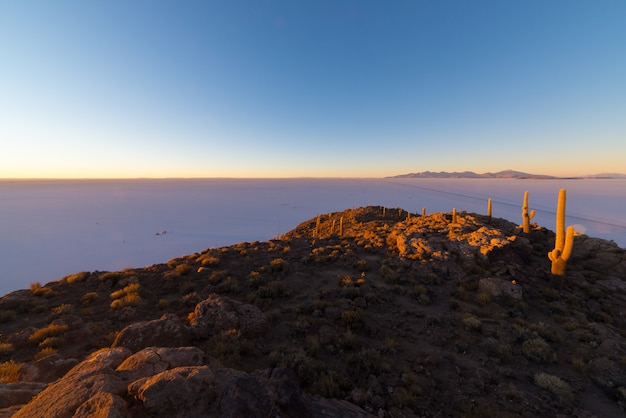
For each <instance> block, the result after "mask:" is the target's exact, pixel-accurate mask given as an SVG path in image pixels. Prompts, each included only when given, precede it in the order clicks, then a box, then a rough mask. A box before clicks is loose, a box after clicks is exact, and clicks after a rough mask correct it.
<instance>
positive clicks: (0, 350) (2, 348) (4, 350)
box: [0, 343, 15, 356]
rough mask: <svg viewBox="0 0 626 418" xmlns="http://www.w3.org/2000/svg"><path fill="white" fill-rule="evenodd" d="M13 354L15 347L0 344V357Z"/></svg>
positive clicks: (9, 344) (8, 344)
mask: <svg viewBox="0 0 626 418" xmlns="http://www.w3.org/2000/svg"><path fill="white" fill-rule="evenodd" d="M14 352H15V346H14V345H13V344H11V343H0V356H7V355H10V354H13V353H14Z"/></svg>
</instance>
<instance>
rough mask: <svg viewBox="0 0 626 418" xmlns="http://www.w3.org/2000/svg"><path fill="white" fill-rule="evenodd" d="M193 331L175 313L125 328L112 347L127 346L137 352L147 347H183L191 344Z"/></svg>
mask: <svg viewBox="0 0 626 418" xmlns="http://www.w3.org/2000/svg"><path fill="white" fill-rule="evenodd" d="M190 336H191V333H190V331H189V328H187V327H186V326H185V324H183V323H182V322H181V321H180V319H178V317H177V316H176V315H174V314H166V315H163V316H162V317H161V318H160V319H155V320H153V321H144V322H135V323H134V324H131V325H128V326H127V327H126V328H124V329H123V330H122V331H120V333H119V334H118V336H117V337H116V338H115V341H114V342H113V345H112V346H111V347H113V348H115V347H127V348H129V349H130V350H131V351H133V352H136V351H139V350H141V349H142V348H145V347H150V346H158V347H181V346H186V345H187V344H189V338H190Z"/></svg>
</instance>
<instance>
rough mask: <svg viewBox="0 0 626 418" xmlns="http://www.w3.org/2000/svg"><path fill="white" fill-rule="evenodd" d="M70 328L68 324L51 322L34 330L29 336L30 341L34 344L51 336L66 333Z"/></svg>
mask: <svg viewBox="0 0 626 418" xmlns="http://www.w3.org/2000/svg"><path fill="white" fill-rule="evenodd" d="M68 330H69V327H68V326H67V325H56V324H50V325H48V326H47V327H45V328H40V329H38V330H37V331H35V332H33V333H32V334H31V335H30V336H29V337H28V341H29V342H31V343H33V344H39V343H41V342H42V341H44V340H45V339H46V338H49V337H58V336H60V335H63V334H65V333H66V332H67V331H68Z"/></svg>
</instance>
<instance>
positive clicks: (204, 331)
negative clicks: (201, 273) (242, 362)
mask: <svg viewBox="0 0 626 418" xmlns="http://www.w3.org/2000/svg"><path fill="white" fill-rule="evenodd" d="M191 329H192V332H193V336H194V337H195V338H198V339H203V338H208V337H210V336H212V335H214V334H218V333H220V332H221V331H227V330H231V329H237V330H239V331H240V332H241V335H244V336H258V335H261V334H263V333H264V332H265V331H266V330H267V317H266V316H265V314H264V313H263V312H261V310H260V309H259V308H257V307H256V306H254V305H250V304H247V303H243V302H239V301H237V300H234V299H230V298H228V297H225V296H219V295H216V294H211V295H209V297H208V298H207V299H205V300H203V301H202V302H200V303H199V304H197V305H196V308H195V309H194V315H193V319H192V321H191Z"/></svg>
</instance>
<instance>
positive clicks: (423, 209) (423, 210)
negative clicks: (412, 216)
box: [422, 208, 426, 216]
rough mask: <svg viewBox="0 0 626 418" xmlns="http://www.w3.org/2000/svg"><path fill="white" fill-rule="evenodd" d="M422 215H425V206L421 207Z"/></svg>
mask: <svg viewBox="0 0 626 418" xmlns="http://www.w3.org/2000/svg"><path fill="white" fill-rule="evenodd" d="M422 216H426V208H422Z"/></svg>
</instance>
